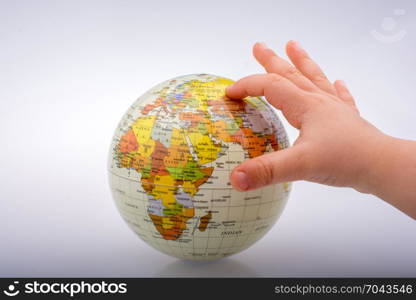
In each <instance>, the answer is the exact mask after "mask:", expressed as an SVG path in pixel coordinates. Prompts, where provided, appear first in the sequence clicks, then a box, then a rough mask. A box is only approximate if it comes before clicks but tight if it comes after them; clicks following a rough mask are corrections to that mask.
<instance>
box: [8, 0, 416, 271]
mask: <svg viewBox="0 0 416 300" xmlns="http://www.w3.org/2000/svg"><path fill="white" fill-rule="evenodd" d="M222 2H224V3H222ZM243 2H244V3H243ZM394 9H403V10H402V11H401V12H402V13H403V12H404V15H403V14H399V15H395V14H394ZM389 16H391V17H393V18H394V20H395V21H396V22H397V23H396V27H394V28H392V27H390V29H391V31H388V30H384V29H383V28H382V26H381V22H382V20H383V18H384V17H389ZM415 22H416V4H415V2H413V1H259V0H256V1H251V2H250V1H212V0H210V1H188V2H184V1H164V2H162V1H150V0H148V1H142V2H140V1H0V133H1V146H0V198H1V201H0V243H1V246H0V276H415V275H416V255H415V253H416V222H415V221H414V220H412V219H411V218H409V217H407V216H406V215H404V214H402V213H401V212H399V211H397V210H396V209H394V208H392V207H391V206H389V205H388V204H386V203H384V202H383V201H381V200H379V199H377V198H375V197H373V196H370V195H363V194H359V193H358V192H356V191H354V190H351V189H344V188H331V187H326V186H321V185H317V184H312V183H307V182H296V183H295V184H294V186H293V192H292V194H291V197H290V199H289V202H288V205H287V207H286V210H285V211H284V213H283V215H282V217H281V219H280V220H279V221H278V222H277V224H276V225H275V226H274V228H273V229H272V230H271V231H270V232H269V233H268V234H267V235H266V236H265V237H264V238H263V239H262V240H260V241H259V242H258V243H257V244H255V245H254V246H252V247H251V248H250V249H248V250H246V251H244V252H242V253H240V254H237V255H235V256H232V257H230V258H226V259H223V260H220V261H217V262H211V263H192V262H184V261H180V260H177V259H174V258H171V257H168V256H166V255H163V254H160V253H158V252H157V251H155V250H153V249H152V248H150V247H149V246H147V245H146V244H145V243H144V242H142V241H141V240H140V239H139V238H137V237H136V236H135V234H134V233H133V232H132V231H130V230H129V229H128V227H127V226H126V225H125V224H124V222H123V221H122V219H121V217H120V216H119V214H118V212H117V210H116V208H115V205H114V204H113V201H112V199H111V195H110V191H109V187H108V182H107V171H106V162H107V154H108V150H109V149H108V148H109V144H110V140H111V137H112V134H113V131H114V129H115V128H116V126H117V123H118V121H119V119H120V118H121V117H122V115H123V114H124V112H125V111H126V110H127V108H128V107H129V105H130V104H131V103H133V101H134V100H135V99H136V98H137V97H138V96H140V95H141V94H142V93H144V92H145V91H146V90H148V89H149V88H151V87H152V86H154V85H155V84H157V83H159V82H161V81H164V80H166V79H169V78H171V77H175V76H178V75H184V74H190V73H211V74H216V75H222V76H226V77H230V78H233V79H238V78H240V77H242V76H245V75H248V74H251V73H258V72H262V69H261V68H260V67H259V66H258V65H257V63H256V62H255V60H254V59H253V58H252V57H251V46H252V44H253V43H254V42H256V41H264V42H267V43H268V44H269V45H270V46H271V47H273V48H275V49H276V50H277V52H278V53H279V54H280V55H284V53H283V52H282V51H283V47H284V44H285V42H286V41H287V40H290V39H295V40H299V41H300V42H301V44H302V45H303V46H304V47H305V48H306V49H308V50H309V52H310V53H311V55H312V56H313V57H314V58H315V59H316V60H317V61H318V62H319V63H320V64H321V66H322V67H323V69H324V70H325V71H326V73H327V75H328V76H329V77H330V78H331V79H333V80H335V79H344V80H345V81H346V83H347V84H348V85H349V87H350V89H351V91H352V92H353V94H354V95H355V97H356V99H357V102H358V106H359V108H360V109H361V113H362V115H363V116H364V117H365V118H367V119H368V120H369V121H370V122H372V123H374V124H375V125H376V126H377V127H379V128H380V129H382V130H383V131H385V132H387V133H389V134H391V135H394V136H397V137H402V138H408V139H416V127H415V123H414V122H415V113H416V104H415V103H416V97H415V92H414V88H415V83H416V82H415V77H416V76H415V69H416V59H415V57H416V56H415V52H416V51H415V50H416V42H415V33H416V23H415ZM386 28H387V27H385V29H386ZM372 30H378V31H379V32H380V33H382V34H385V35H386V36H390V35H394V34H396V33H398V32H400V30H405V31H406V32H407V34H406V35H405V36H404V38H402V39H401V40H400V41H397V42H394V43H386V42H382V41H379V40H377V39H376V38H374V37H373V35H372V34H371V31H372ZM285 124H286V127H287V130H288V132H289V135H290V139H291V141H292V142H293V141H294V140H295V138H296V136H297V131H296V130H295V129H293V128H291V127H290V126H289V125H287V122H285ZM322 146H323V147H325V145H322ZM415 184H416V179H415Z"/></svg>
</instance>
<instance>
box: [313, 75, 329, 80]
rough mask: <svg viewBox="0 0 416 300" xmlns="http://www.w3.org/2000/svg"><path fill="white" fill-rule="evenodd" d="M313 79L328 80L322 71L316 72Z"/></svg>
mask: <svg viewBox="0 0 416 300" xmlns="http://www.w3.org/2000/svg"><path fill="white" fill-rule="evenodd" d="M313 80H314V81H315V82H327V81H328V77H326V75H325V74H323V73H319V74H316V75H315V76H314V77H313Z"/></svg>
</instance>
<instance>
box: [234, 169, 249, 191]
mask: <svg viewBox="0 0 416 300" xmlns="http://www.w3.org/2000/svg"><path fill="white" fill-rule="evenodd" d="M234 178H235V179H236V184H237V188H238V189H239V190H241V191H245V190H247V189H248V186H249V184H248V176H247V174H246V173H245V172H243V171H237V172H236V173H235V175H234Z"/></svg>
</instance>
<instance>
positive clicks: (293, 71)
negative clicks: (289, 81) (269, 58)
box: [285, 68, 300, 77]
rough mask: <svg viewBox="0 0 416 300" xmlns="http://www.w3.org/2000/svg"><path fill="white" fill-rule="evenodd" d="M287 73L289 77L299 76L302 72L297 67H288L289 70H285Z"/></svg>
mask: <svg viewBox="0 0 416 300" xmlns="http://www.w3.org/2000/svg"><path fill="white" fill-rule="evenodd" d="M285 75H286V76H288V77H297V76H299V75H300V72H299V70H298V69H296V68H287V70H286V71H285Z"/></svg>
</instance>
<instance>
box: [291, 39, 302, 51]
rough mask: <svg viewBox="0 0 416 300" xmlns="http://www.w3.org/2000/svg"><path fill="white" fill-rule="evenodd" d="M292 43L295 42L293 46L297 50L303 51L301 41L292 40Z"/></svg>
mask: <svg viewBox="0 0 416 300" xmlns="http://www.w3.org/2000/svg"><path fill="white" fill-rule="evenodd" d="M292 44H293V48H294V49H295V50H296V51H302V50H303V48H302V46H301V45H300V43H299V42H298V41H292Z"/></svg>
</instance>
